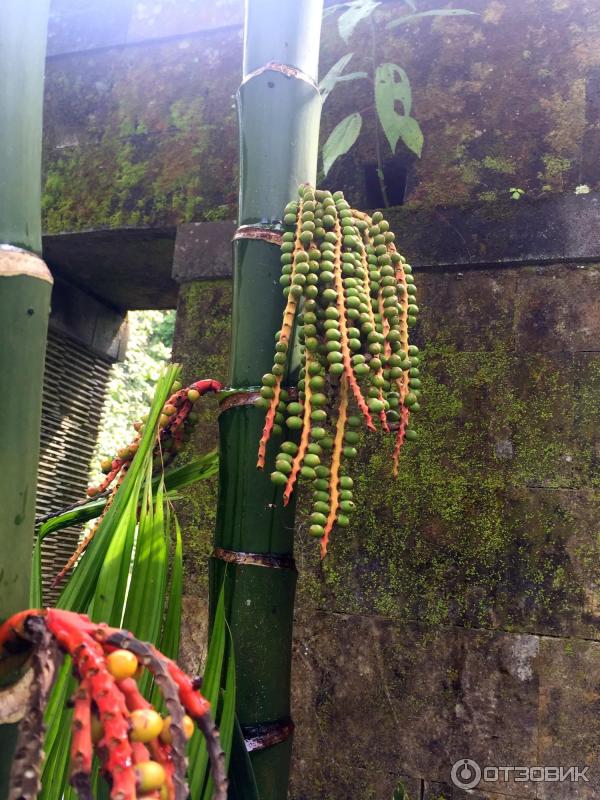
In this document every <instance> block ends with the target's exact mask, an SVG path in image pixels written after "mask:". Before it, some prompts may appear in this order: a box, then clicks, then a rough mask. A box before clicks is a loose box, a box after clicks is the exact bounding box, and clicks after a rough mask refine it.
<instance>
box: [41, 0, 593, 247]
mask: <svg viewBox="0 0 600 800" xmlns="http://www.w3.org/2000/svg"><path fill="white" fill-rule="evenodd" d="M53 5H54V10H55V14H54V16H53V21H52V24H51V29H50V40H51V43H52V44H51V53H53V54H54V55H51V57H50V58H49V60H48V65H47V78H46V112H45V121H44V124H45V143H44V171H45V191H44V225H45V229H46V230H47V231H49V232H54V233H55V232H64V231H72V230H81V229H83V228H88V227H94V228H105V227H120V226H139V225H172V224H178V223H182V222H189V221H198V220H209V219H228V218H233V217H234V216H235V204H236V198H237V121H236V114H235V108H234V105H235V104H234V94H235V91H236V89H237V87H238V84H239V80H240V75H241V26H240V21H241V11H242V4H241V2H234V0H221V2H219V3H209V4H207V3H203V2H201V1H200V0H186V2H184V3H182V2H175V1H174V0H168V2H167V1H166V0H164V1H163V2H161V3H132V2H131V0H125V2H122V3H121V2H118V3H117V2H115V0H111V2H110V3H108V4H107V3H102V4H100V3H97V2H95V1H94V0H91V1H90V2H88V3H85V4H84V5H83V6H82V4H81V3H80V2H78V3H74V2H72V0H57V2H55V3H54V4H53ZM440 5H441V6H442V7H443V4H439V3H436V2H434V0H431V2H429V0H427V2H425V3H423V4H421V5H420V6H419V9H420V10H428V9H429V10H432V9H434V8H438V7H439V6H440ZM460 5H461V7H464V8H467V9H468V10H470V11H472V12H475V13H473V14H470V15H459V16H454V17H448V16H446V17H435V16H434V17H423V18H417V19H415V20H413V21H412V22H410V23H407V24H405V25H402V26H401V27H399V28H396V29H394V30H393V31H388V30H387V28H386V25H387V24H388V23H389V22H393V21H394V20H397V19H398V18H400V17H401V16H403V15H405V14H406V13H407V12H408V10H409V9H408V6H407V5H406V4H405V3H404V2H401V0H392V2H386V3H382V4H380V5H379V7H378V8H377V9H376V10H375V12H374V21H375V54H374V60H373V54H372V52H371V48H370V47H368V46H365V40H367V41H368V40H369V36H370V30H369V25H370V23H369V22H368V21H364V22H362V23H360V24H359V25H358V26H357V28H356V31H355V33H354V35H353V36H352V38H351V39H350V41H349V43H348V45H346V44H345V43H344V42H343V40H342V39H341V38H340V36H339V34H338V30H337V17H338V13H336V14H332V15H330V16H328V17H327V18H326V19H325V21H324V28H323V40H322V59H321V62H322V63H321V73H322V75H325V73H326V72H327V70H328V69H329V68H330V67H331V66H332V65H333V64H334V63H335V62H336V61H337V60H338V59H339V58H340V57H341V56H342V55H343V54H345V53H346V52H352V53H354V55H353V58H352V61H351V63H350V65H349V67H348V69H349V70H351V71H356V70H363V71H366V72H367V73H368V74H369V75H373V69H374V66H376V65H377V64H379V63H380V62H384V61H387V62H392V63H396V64H398V65H399V66H401V67H402V68H403V69H405V70H406V73H407V76H408V79H409V81H410V84H411V88H412V110H411V113H412V115H413V116H414V117H415V118H416V119H417V120H418V121H419V124H420V126H421V128H422V131H423V134H424V147H423V152H422V156H421V158H420V159H417V158H416V157H415V156H414V155H413V154H412V153H411V152H410V151H409V150H408V148H407V147H406V146H405V145H404V144H403V143H402V142H400V143H399V144H398V146H397V150H396V155H395V156H394V157H395V158H396V160H397V163H398V164H400V166H401V168H402V170H404V171H406V173H407V182H406V186H404V185H403V186H401V187H399V191H400V194H402V195H403V196H404V197H405V201H406V202H407V204H408V205H409V206H411V207H413V208H415V209H417V208H420V207H423V206H425V207H428V208H431V207H438V208H442V207H443V208H445V209H447V210H448V220H447V222H449V223H451V224H452V218H453V216H454V217H455V216H456V214H455V213H454V212H452V211H451V210H449V209H450V207H452V206H460V205H462V204H465V203H470V202H484V203H485V202H488V201H498V200H500V201H506V205H513V206H515V207H518V208H519V209H520V208H521V207H523V208H522V211H521V210H519V211H518V212H517V211H516V209H514V210H507V212H506V213H507V214H509V215H510V214H513V215H515V216H516V218H517V220H518V219H521V221H522V222H521V225H522V227H524V229H525V230H527V216H528V211H527V202H528V201H529V200H534V199H536V198H540V197H548V196H555V195H561V194H565V193H566V194H572V193H573V192H574V191H575V188H576V187H577V186H579V185H584V186H585V187H587V189H591V190H592V191H594V190H598V189H600V173H599V172H598V168H597V164H598V163H599V162H600V137H599V136H598V121H599V119H600V110H599V109H600V103H599V102H598V96H599V95H598V81H599V79H598V74H599V73H598V68H599V66H600V34H599V33H598V31H600V9H599V8H598V4H597V3H596V2H595V0H576V2H565V0H522V2H518V3H517V2H508V0H464V1H463V2H462V3H461V4H460ZM219 25H220V26H221V27H218V26H219ZM356 110H361V111H362V116H363V126H362V130H361V134H360V137H359V139H358V141H357V144H356V146H355V147H354V148H353V149H352V151H351V152H350V153H348V154H347V155H346V156H344V157H342V158H340V159H339V161H338V162H337V163H336V164H335V165H334V166H333V168H332V170H331V172H330V173H329V175H328V176H327V181H326V183H327V185H328V186H331V187H332V188H334V189H343V190H345V191H346V192H347V194H348V197H349V199H350V200H351V201H352V202H353V203H355V204H356V205H358V206H360V207H365V206H367V205H370V204H371V203H370V202H368V201H367V200H366V197H365V194H366V183H365V171H366V170H367V171H368V169H372V168H374V165H375V162H376V130H377V127H376V116H375V112H374V109H373V100H372V82H371V80H365V79H363V80H355V81H346V82H343V83H341V84H339V85H338V86H337V87H336V88H335V90H334V91H333V93H332V94H331V95H330V97H329V98H328V99H327V102H326V104H325V106H324V111H323V125H322V131H321V135H322V141H325V138H326V137H327V136H329V134H330V132H331V130H332V129H333V128H334V126H335V125H336V124H337V123H338V122H340V120H342V119H343V118H344V117H345V116H346V115H347V114H349V113H351V112H354V111H356ZM378 135H379V140H380V144H381V150H382V154H383V155H382V158H383V161H384V167H385V161H386V160H389V159H391V158H393V156H392V153H391V150H390V149H389V147H388V143H387V141H386V139H385V137H383V135H382V132H381V130H379V134H378ZM384 171H385V169H384ZM390 180H391V179H390ZM393 183H394V181H391V184H390V188H394V186H393ZM511 187H517V188H519V189H522V190H524V192H525V195H524V198H523V200H521V201H511V200H510V194H509V189H510V188H511ZM573 199H574V200H577V199H578V198H573ZM447 222H445V221H444V214H443V213H441V212H440V228H439V234H440V237H441V243H442V244H443V245H444V246H447V248H448V251H449V253H453V252H455V251H458V252H459V254H460V259H459V261H460V262H462V261H463V260H464V259H465V253H466V255H467V258H468V260H470V258H469V255H470V254H471V248H470V247H469V242H468V240H467V241H466V242H463V241H461V240H460V237H458V238H457V235H456V230H454V231H453V230H452V229H451V224H450V225H448V224H447ZM571 223H572V221H571ZM553 224H554V228H553V229H552V236H550V237H549V241H553V240H554V241H556V238H557V234H558V233H560V241H561V242H563V241H564V243H565V247H567V249H568V230H567V235H566V236H565V235H564V234H565V231H564V225H563V224H562V220H561V218H560V217H559V218H557V219H556V220H554V223H553ZM455 227H456V226H455ZM458 227H459V228H460V226H458ZM489 227H490V228H493V227H494V220H490V222H489ZM575 227H576V228H577V226H575ZM417 235H418V234H417ZM590 235H591V236H594V233H593V231H592V230H591V229H590ZM428 238H429V234H428ZM434 240H435V242H436V244H439V240H438V237H434ZM493 241H494V235H493V234H492V235H491V244H493ZM479 244H481V242H479ZM490 249H491V251H493V247H491V248H490ZM475 255H479V254H478V253H475ZM490 258H491V256H490Z"/></svg>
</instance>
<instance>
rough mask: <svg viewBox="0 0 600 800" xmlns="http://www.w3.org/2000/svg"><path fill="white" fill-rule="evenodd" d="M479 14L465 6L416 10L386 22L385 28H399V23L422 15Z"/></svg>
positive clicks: (405, 22) (404, 23) (451, 15)
mask: <svg viewBox="0 0 600 800" xmlns="http://www.w3.org/2000/svg"><path fill="white" fill-rule="evenodd" d="M467 15H469V16H479V14H478V13H477V11H469V10H468V9H466V8H432V9H431V10H430V11H418V12H417V13H416V14H406V15H405V16H404V17H400V18H399V19H394V20H392V22H388V24H387V25H386V28H387V29H388V30H392V28H399V27H400V25H406V24H407V23H408V22H414V21H415V20H418V19H422V18H423V17H464V16H467Z"/></svg>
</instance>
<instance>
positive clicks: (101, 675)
mask: <svg viewBox="0 0 600 800" xmlns="http://www.w3.org/2000/svg"><path fill="white" fill-rule="evenodd" d="M27 643H29V644H30V645H31V646H33V648H34V656H35V657H34V664H35V663H36V659H37V662H40V659H41V658H42V657H43V656H44V652H45V651H49V650H50V648H51V646H52V647H53V646H57V647H58V648H59V649H60V650H62V651H63V652H65V653H68V654H69V655H70V656H71V658H72V659H73V672H74V675H75V677H76V678H77V679H78V681H79V687H78V689H77V692H76V694H75V698H74V712H73V731H72V742H71V783H72V785H73V786H74V788H75V789H76V790H77V792H78V795H79V797H81V798H85V800H89V798H91V769H92V754H93V743H92V730H91V726H92V713H93V712H94V711H95V712H97V714H98V717H99V721H100V725H101V726H102V736H101V738H100V740H99V741H98V743H97V745H96V752H97V754H98V756H99V757H100V760H101V763H102V768H103V773H104V775H105V777H106V779H107V781H108V783H109V785H110V797H111V800H136V797H137V796H138V795H139V794H140V793H143V794H144V796H147V797H154V796H156V797H162V796H166V797H167V798H168V800H187V797H188V787H187V783H186V770H187V760H186V755H185V745H186V737H185V734H184V717H185V713H186V712H187V714H188V715H189V716H190V717H191V718H192V719H193V720H194V721H195V722H196V723H197V724H198V726H199V727H200V729H201V731H202V732H203V734H204V736H205V737H206V740H207V749H208V753H209V757H210V759H211V767H212V775H213V780H214V785H215V790H214V794H213V798H214V800H225V798H226V797H227V779H226V776H225V772H224V755H223V752H222V751H221V748H220V744H219V736H218V732H217V730H216V728H215V725H214V723H213V721H212V719H211V717H210V704H209V703H208V701H207V700H206V699H205V698H204V697H202V695H201V694H200V692H199V691H198V690H197V689H195V688H194V684H193V681H192V679H190V678H189V677H188V676H187V675H186V674H185V673H184V672H183V671H182V670H181V669H180V668H179V667H178V666H177V664H175V663H174V662H173V661H171V660H170V659H168V658H167V657H166V656H163V655H162V653H160V652H159V651H158V650H156V648H154V647H153V646H152V645H150V644H147V643H145V642H140V641H139V640H137V639H135V638H134V637H133V636H132V635H131V634H130V633H128V632H127V631H122V630H117V629H115V628H110V627H108V626H107V625H104V624H99V625H98V624H95V623H93V622H91V620H90V619H89V618H88V617H86V616H84V615H81V614H75V613H73V612H70V611H59V610H56V609H46V610H37V609H30V610H28V611H24V612H21V613H19V614H16V615H15V616H13V617H11V618H10V619H9V620H7V621H6V622H5V623H4V625H2V627H0V662H1V661H2V659H3V658H7V657H8V656H9V655H10V654H11V652H14V651H15V649H18V648H19V647H21V648H22V647H23V645H24V644H27ZM116 649H119V650H120V651H128V652H129V654H131V653H134V654H135V656H136V658H137V661H136V659H132V657H131V655H127V654H126V653H125V654H124V655H126V656H127V659H128V661H129V662H131V661H133V667H134V668H137V664H138V662H139V664H141V665H142V666H143V667H146V668H147V669H149V670H150V672H152V674H153V675H154V679H155V682H156V684H157V685H158V686H159V688H160V690H161V692H162V694H163V697H164V700H165V704H166V706H167V709H168V711H169V714H170V717H171V720H170V726H169V730H170V742H171V744H164V743H163V742H161V741H160V740H159V738H158V736H159V734H160V729H161V718H160V717H159V715H157V714H154V715H153V718H154V720H156V721H158V727H157V728H156V731H152V732H151V733H150V734H149V736H150V737H152V738H150V739H149V740H148V739H146V738H144V737H141V738H143V739H144V740H143V741H139V740H138V739H139V737H140V734H139V732H136V731H137V729H136V722H135V719H134V717H135V714H134V715H133V716H132V712H136V711H139V710H140V709H141V710H144V709H148V710H151V709H152V706H151V705H150V703H148V701H147V700H145V699H144V698H143V697H142V695H141V694H140V692H139V690H138V688H137V685H136V683H135V681H134V680H133V679H132V678H125V679H117V678H116V677H115V676H114V675H113V671H117V673H118V666H117V665H116V664H115V660H114V659H113V660H112V661H111V662H109V661H107V656H109V655H110V654H113V653H115V650H116ZM111 670H112V671H111ZM39 683H40V685H43V686H44V687H45V688H46V689H47V691H49V688H50V685H51V681H48V680H46V681H40V682H39ZM33 687H34V688H33V692H37V693H38V694H39V687H37V686H36V683H35V682H34V684H33ZM47 691H45V693H44V694H43V697H36V699H35V709H37V716H35V719H37V720H39V722H38V723H37V730H36V731H34V732H33V733H30V738H31V740H32V741H33V742H34V743H35V745H36V746H35V747H31V748H30V752H29V751H28V750H27V748H26V747H25V746H22V747H21V749H20V751H19V752H20V757H19V758H18V759H17V760H16V761H15V764H16V765H17V766H16V767H15V766H13V773H12V775H11V784H12V788H11V795H10V796H11V797H18V798H19V800H34V798H35V797H36V796H37V793H38V791H39V778H38V776H39V766H40V765H39V762H40V760H41V758H42V753H41V741H42V740H43V724H42V719H43V704H45V702H47ZM1 711H2V709H1V708H0V718H1ZM27 720H29V722H27ZM188 723H189V721H188ZM22 724H23V725H24V726H25V725H26V724H28V725H29V726H30V727H31V724H32V723H31V715H27V718H26V719H25V720H24V722H23V723H22ZM38 744H39V746H38ZM27 756H29V757H30V758H31V759H32V760H35V763H27V762H26V758H27ZM24 766H25V769H24ZM23 774H25V775H31V776H34V778H35V780H30V781H29V783H27V782H25V783H26V785H24V781H23V777H22V776H23Z"/></svg>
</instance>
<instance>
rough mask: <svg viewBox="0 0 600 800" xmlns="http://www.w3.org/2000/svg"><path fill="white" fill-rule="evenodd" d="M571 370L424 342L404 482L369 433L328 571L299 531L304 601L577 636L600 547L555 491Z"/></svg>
mask: <svg viewBox="0 0 600 800" xmlns="http://www.w3.org/2000/svg"><path fill="white" fill-rule="evenodd" d="M573 375H574V369H573V367H572V366H571V368H570V369H569V368H568V366H567V365H565V363H564V362H562V361H559V362H558V363H552V361H551V360H550V359H549V358H547V357H545V356H544V355H535V354H534V355H532V354H519V355H517V354H515V353H514V352H511V350H510V349H509V348H507V347H505V346H504V344H503V343H502V342H498V343H497V345H496V347H495V348H494V349H493V350H491V351H487V352H486V351H477V352H472V353H459V352H457V351H456V350H455V349H454V348H453V347H452V346H451V345H448V344H443V343H434V344H432V345H430V346H429V347H428V348H427V349H426V357H425V368H424V378H423V381H424V398H425V399H424V404H423V405H424V410H423V413H422V414H421V415H420V417H419V419H418V421H417V422H416V425H417V429H418V431H419V436H420V439H419V442H418V443H416V444H412V443H411V444H407V445H406V446H405V448H404V450H403V454H402V458H401V463H400V474H399V476H398V480H397V481H393V479H392V478H391V475H390V456H391V449H392V445H391V443H390V442H389V441H386V440H385V439H384V438H383V437H373V438H371V437H368V438H366V439H365V442H364V447H365V450H366V454H367V455H366V457H365V456H363V457H362V458H361V461H360V463H359V464H358V465H357V469H356V473H355V474H356V475H357V476H358V477H357V478H356V479H355V486H356V492H355V500H356V503H357V506H358V510H357V512H356V514H355V516H354V517H353V521H352V524H351V527H350V528H349V529H347V530H344V531H335V532H334V535H333V541H332V546H331V555H330V556H329V558H328V560H327V561H326V562H325V563H324V564H322V565H321V564H318V557H317V554H316V552H315V549H314V547H313V546H312V542H310V541H306V540H305V539H304V538H303V533H304V531H303V530H301V533H300V535H299V537H298V544H299V547H300V548H301V551H302V557H303V558H304V559H306V560H307V561H308V562H309V563H311V564H312V569H311V578H310V579H308V580H304V578H302V579H301V581H300V587H301V591H302V593H303V598H304V602H306V603H308V604H310V605H314V604H317V605H319V606H324V607H327V608H334V609H335V610H336V611H341V612H347V613H367V614H371V613H373V614H380V615H384V616H389V617H393V618H396V619H401V620H418V621H420V622H423V623H425V624H427V625H441V624H461V625H468V626H475V627H496V626H500V627H502V628H504V629H507V630H525V631H532V630H545V631H552V632H557V631H564V630H567V629H568V628H569V626H570V625H571V624H574V623H573V619H574V618H575V619H576V620H577V624H578V625H579V626H580V630H583V629H584V628H585V625H586V622H585V614H584V595H585V591H586V587H587V586H588V585H593V583H594V582H595V580H597V578H598V567H597V566H595V565H594V561H595V563H596V565H597V563H598V555H599V554H598V545H597V543H595V542H594V541H591V540H590V538H589V536H586V535H585V534H586V527H585V526H586V524H587V520H586V518H585V516H584V517H583V518H582V517H581V514H580V509H579V508H578V506H579V504H580V503H583V505H585V504H586V498H582V497H577V498H574V499H573V500H572V499H571V498H572V494H571V492H570V491H567V490H562V489H560V490H559V489H558V487H561V486H565V485H566V484H568V481H569V477H568V473H566V472H565V473H563V474H561V472H560V470H557V465H559V464H560V463H561V461H562V463H563V464H565V462H564V459H563V456H564V454H565V447H566V442H567V440H569V437H570V436H571V435H572V424H571V421H570V419H569V417H570V414H571V412H570V405H571V403H572V402H574V388H573V384H572V379H573ZM563 409H564V412H563ZM563 413H564V415H565V416H566V417H567V419H566V420H564V419H563V418H562V417H563ZM585 449H586V448H585V446H584V450H585ZM590 449H591V448H590V445H588V447H587V451H588V452H587V454H580V455H581V462H584V461H585V459H586V458H587V457H588V456H589V450H590ZM362 452H364V451H362ZM567 466H568V464H567ZM541 487H543V488H541ZM300 527H301V529H302V528H305V527H306V524H304V525H301V526H300ZM577 547H582V549H583V551H585V552H580V553H579V552H575V549H576V548H577ZM584 562H585V563H584ZM316 575H320V576H321V582H319V581H318V580H316V578H315V576H316Z"/></svg>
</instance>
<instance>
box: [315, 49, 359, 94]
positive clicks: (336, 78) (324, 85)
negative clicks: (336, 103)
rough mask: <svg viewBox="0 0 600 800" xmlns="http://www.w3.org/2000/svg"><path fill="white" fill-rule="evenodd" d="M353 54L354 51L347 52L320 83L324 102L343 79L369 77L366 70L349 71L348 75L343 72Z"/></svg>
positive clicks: (352, 79)
mask: <svg viewBox="0 0 600 800" xmlns="http://www.w3.org/2000/svg"><path fill="white" fill-rule="evenodd" d="M353 55H354V53H346V55H344V56H342V57H341V58H340V60H339V61H337V62H336V63H335V64H334V65H333V67H332V68H331V69H330V70H329V72H328V73H327V75H325V77H324V78H323V79H322V81H321V82H320V83H319V91H320V92H321V97H322V98H323V102H325V100H327V98H328V97H329V95H330V94H331V92H332V91H333V89H334V88H335V86H336V85H337V84H338V83H340V82H341V81H354V80H356V79H357V78H366V77H367V73H366V72H349V73H348V74H347V75H344V74H343V72H344V70H345V69H346V67H347V66H348V64H349V63H350V60H351V59H352V56H353Z"/></svg>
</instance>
